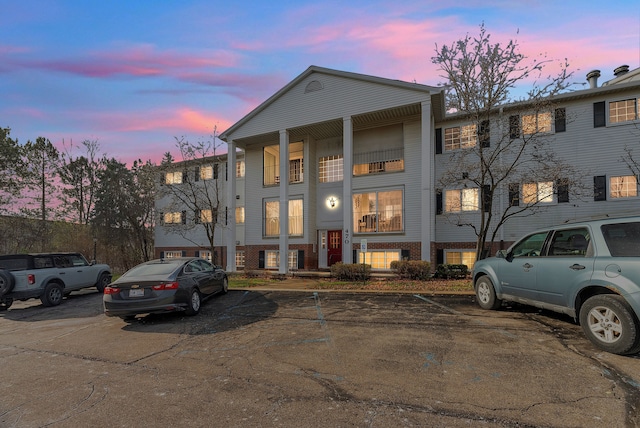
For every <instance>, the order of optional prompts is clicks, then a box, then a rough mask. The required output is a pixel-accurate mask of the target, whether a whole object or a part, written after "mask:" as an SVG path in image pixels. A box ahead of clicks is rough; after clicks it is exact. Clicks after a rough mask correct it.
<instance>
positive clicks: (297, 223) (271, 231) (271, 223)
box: [264, 199, 304, 236]
mask: <svg viewBox="0 0 640 428" xmlns="http://www.w3.org/2000/svg"><path fill="white" fill-rule="evenodd" d="M288 206H289V236H302V234H303V230H304V229H303V227H304V223H303V209H304V208H303V207H304V204H303V201H302V199H290V200H289V201H288ZM264 235H265V236H280V201H277V200H271V201H265V203H264Z"/></svg>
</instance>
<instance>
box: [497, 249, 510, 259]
mask: <svg viewBox="0 0 640 428" xmlns="http://www.w3.org/2000/svg"><path fill="white" fill-rule="evenodd" d="M496 257H497V258H499V259H508V258H509V257H508V253H507V250H498V252H497V253H496Z"/></svg>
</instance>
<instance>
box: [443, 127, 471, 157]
mask: <svg viewBox="0 0 640 428" xmlns="http://www.w3.org/2000/svg"><path fill="white" fill-rule="evenodd" d="M476 128H477V127H476V125H475V124H472V125H464V126H456V127H453V128H445V130H444V149H445V151H450V150H458V149H466V148H469V147H475V145H476V143H477V140H478V132H477V129H476Z"/></svg>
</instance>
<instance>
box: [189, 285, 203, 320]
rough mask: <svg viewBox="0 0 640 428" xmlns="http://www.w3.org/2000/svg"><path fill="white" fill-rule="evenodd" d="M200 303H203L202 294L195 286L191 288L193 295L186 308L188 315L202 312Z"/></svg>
mask: <svg viewBox="0 0 640 428" xmlns="http://www.w3.org/2000/svg"><path fill="white" fill-rule="evenodd" d="M200 305H202V297H201V296H200V292H199V291H198V290H197V289H196V288H194V289H193V290H191V297H190V299H189V303H188V306H187V310H186V313H187V315H189V316H191V315H196V314H197V313H198V312H200Z"/></svg>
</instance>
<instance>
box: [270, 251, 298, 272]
mask: <svg viewBox="0 0 640 428" xmlns="http://www.w3.org/2000/svg"><path fill="white" fill-rule="evenodd" d="M287 253H288V257H287V259H288V262H289V266H288V267H289V269H297V268H298V251H297V250H289V251H288V252H287ZM264 267H265V268H266V269H277V268H278V267H280V251H278V250H267V251H265V252H264Z"/></svg>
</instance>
